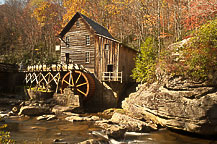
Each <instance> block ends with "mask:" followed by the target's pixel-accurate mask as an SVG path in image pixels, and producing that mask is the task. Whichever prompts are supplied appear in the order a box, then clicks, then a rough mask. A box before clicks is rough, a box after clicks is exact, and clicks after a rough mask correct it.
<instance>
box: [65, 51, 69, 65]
mask: <svg viewBox="0 0 217 144" xmlns="http://www.w3.org/2000/svg"><path fill="white" fill-rule="evenodd" d="M65 55H66V64H69V53H65Z"/></svg>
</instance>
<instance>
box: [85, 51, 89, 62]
mask: <svg viewBox="0 0 217 144" xmlns="http://www.w3.org/2000/svg"><path fill="white" fill-rule="evenodd" d="M85 63H90V52H85Z"/></svg>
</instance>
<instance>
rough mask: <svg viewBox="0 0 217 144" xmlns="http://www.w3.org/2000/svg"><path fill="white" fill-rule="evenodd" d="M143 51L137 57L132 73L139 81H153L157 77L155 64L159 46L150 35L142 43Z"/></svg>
mask: <svg viewBox="0 0 217 144" xmlns="http://www.w3.org/2000/svg"><path fill="white" fill-rule="evenodd" d="M140 49H141V52H140V53H139V55H138V56H137V58H136V62H135V68H134V69H133V71H132V72H133V74H132V75H131V76H132V77H133V79H136V81H137V82H153V81H154V79H155V66H156V57H157V48H156V46H155V40H154V39H153V38H152V37H148V38H147V39H146V40H145V41H144V42H143V43H142V44H141V48H140Z"/></svg>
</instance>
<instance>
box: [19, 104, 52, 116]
mask: <svg viewBox="0 0 217 144" xmlns="http://www.w3.org/2000/svg"><path fill="white" fill-rule="evenodd" d="M49 113H50V108H49V107H40V106H33V105H32V106H23V107H21V108H20V112H19V113H18V115H28V116H39V115H44V114H49Z"/></svg>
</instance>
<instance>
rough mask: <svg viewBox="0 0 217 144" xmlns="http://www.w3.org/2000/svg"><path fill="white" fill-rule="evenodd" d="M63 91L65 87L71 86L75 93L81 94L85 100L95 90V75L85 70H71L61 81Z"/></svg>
mask: <svg viewBox="0 0 217 144" xmlns="http://www.w3.org/2000/svg"><path fill="white" fill-rule="evenodd" d="M61 84H62V85H61V93H63V90H64V89H65V88H71V90H73V91H74V93H75V94H78V95H81V96H82V97H83V98H84V99H85V100H86V99H87V98H89V97H90V96H92V95H93V94H94V92H95V81H94V79H93V77H92V76H91V75H90V74H88V73H85V72H81V71H70V72H68V73H66V74H65V75H64V77H63V78H62V83H61Z"/></svg>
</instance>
